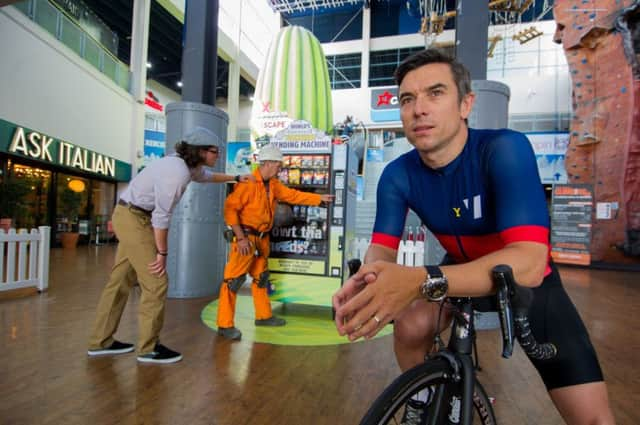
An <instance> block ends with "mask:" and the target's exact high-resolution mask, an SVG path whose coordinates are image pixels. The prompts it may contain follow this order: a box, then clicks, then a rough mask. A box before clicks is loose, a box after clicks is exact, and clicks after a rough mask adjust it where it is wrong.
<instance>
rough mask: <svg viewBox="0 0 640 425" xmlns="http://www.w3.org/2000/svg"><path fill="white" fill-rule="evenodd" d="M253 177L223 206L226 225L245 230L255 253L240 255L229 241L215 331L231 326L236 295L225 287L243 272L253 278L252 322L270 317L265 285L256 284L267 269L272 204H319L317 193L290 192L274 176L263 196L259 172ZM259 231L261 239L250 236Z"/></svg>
mask: <svg viewBox="0 0 640 425" xmlns="http://www.w3.org/2000/svg"><path fill="white" fill-rule="evenodd" d="M253 175H254V176H255V177H256V181H255V182H246V183H237V184H236V185H235V187H234V189H233V192H231V194H229V196H228V197H227V199H226V201H225V203H224V220H225V222H226V223H227V224H228V225H229V226H232V225H234V224H239V225H240V226H241V227H242V228H243V229H245V235H246V237H247V238H248V239H249V243H250V244H251V247H252V248H255V249H256V250H257V252H258V253H257V254H255V253H254V252H251V253H250V254H248V255H242V254H240V252H239V251H238V244H237V242H236V241H235V238H234V241H233V242H231V249H230V252H229V261H228V262H227V264H226V266H225V268H224V281H223V282H222V286H221V287H220V297H219V299H218V320H217V324H218V327H219V328H230V327H233V326H234V316H235V310H236V295H237V294H236V293H235V292H233V291H232V290H231V289H229V284H230V283H231V281H232V280H233V279H237V278H242V277H243V276H245V275H246V274H247V273H249V274H250V275H251V277H252V278H253V282H252V284H251V295H252V296H253V306H254V308H255V318H256V320H261V319H268V318H270V317H271V316H272V315H273V314H272V312H271V303H270V302H269V295H268V293H267V286H265V285H262V286H263V287H260V286H259V285H258V283H259V282H260V278H261V276H262V275H263V273H266V272H267V268H268V262H267V259H268V258H269V252H270V246H269V231H271V227H272V226H273V213H274V211H275V208H276V201H284V202H286V203H289V204H300V205H320V202H321V198H320V195H319V194H317V193H308V192H302V191H299V190H295V189H290V188H288V187H286V186H285V185H284V184H282V183H281V182H280V180H278V178H277V177H273V178H271V179H269V181H268V185H269V191H268V194H267V190H266V186H265V182H264V181H263V180H262V176H261V175H260V172H259V170H255V171H254V172H253ZM247 230H249V231H250V232H248V231H247ZM260 232H263V236H262V237H260V235H257V234H254V233H260Z"/></svg>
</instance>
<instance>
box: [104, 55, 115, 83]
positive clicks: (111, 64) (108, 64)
mask: <svg viewBox="0 0 640 425" xmlns="http://www.w3.org/2000/svg"><path fill="white" fill-rule="evenodd" d="M102 58H103V62H102V72H103V73H104V74H105V75H106V76H107V77H109V78H111V79H112V80H113V81H116V60H115V59H114V58H113V56H111V55H110V54H108V53H104V51H103V55H102Z"/></svg>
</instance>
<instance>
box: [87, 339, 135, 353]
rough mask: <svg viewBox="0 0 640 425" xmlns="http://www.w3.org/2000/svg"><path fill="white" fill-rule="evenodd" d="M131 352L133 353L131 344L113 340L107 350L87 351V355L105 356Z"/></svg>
mask: <svg viewBox="0 0 640 425" xmlns="http://www.w3.org/2000/svg"><path fill="white" fill-rule="evenodd" d="M132 351H133V344H129V343H127V342H120V341H116V340H113V343H112V344H111V345H110V346H108V347H107V348H98V349H95V350H88V351H87V354H88V355H90V356H104V355H107V354H123V353H130V352H132Z"/></svg>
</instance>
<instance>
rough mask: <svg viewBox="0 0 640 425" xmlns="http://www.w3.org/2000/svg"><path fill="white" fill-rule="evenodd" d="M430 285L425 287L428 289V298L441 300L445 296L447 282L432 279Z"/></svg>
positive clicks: (442, 279)
mask: <svg viewBox="0 0 640 425" xmlns="http://www.w3.org/2000/svg"><path fill="white" fill-rule="evenodd" d="M431 282H432V284H431V285H427V286H428V289H429V291H428V292H429V294H428V295H429V298H430V299H432V300H441V299H442V298H444V297H445V295H447V288H448V285H447V281H446V280H445V279H444V278H436V279H433V280H432V281H431Z"/></svg>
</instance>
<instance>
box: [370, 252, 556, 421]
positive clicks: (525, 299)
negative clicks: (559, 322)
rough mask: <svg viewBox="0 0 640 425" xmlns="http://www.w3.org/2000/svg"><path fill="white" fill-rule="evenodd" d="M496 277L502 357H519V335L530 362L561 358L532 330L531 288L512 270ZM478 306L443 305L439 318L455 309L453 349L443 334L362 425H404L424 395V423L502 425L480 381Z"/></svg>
mask: <svg viewBox="0 0 640 425" xmlns="http://www.w3.org/2000/svg"><path fill="white" fill-rule="evenodd" d="M492 275H493V280H494V283H495V284H496V288H497V292H496V301H497V306H498V313H499V317H500V327H501V330H502V341H503V346H502V357H504V358H509V357H511V355H512V353H513V340H514V330H515V336H516V338H517V340H518V342H519V343H520V345H521V346H522V348H523V350H524V351H525V353H526V354H527V355H528V356H529V357H530V358H532V359H539V360H546V359H551V358H553V357H554V356H555V355H556V354H557V349H556V347H555V346H554V345H553V344H551V343H545V344H538V342H537V341H536V340H535V338H534V336H533V334H532V333H531V330H530V328H529V319H528V317H527V312H528V310H529V306H530V305H531V302H532V301H533V291H532V290H531V288H525V287H523V286H519V285H518V284H517V283H516V282H515V280H514V278H513V272H512V270H511V267H509V266H505V265H499V266H496V267H494V268H493V270H492ZM472 301H473V300H472V299H471V298H447V299H445V300H444V301H443V302H441V304H440V314H439V317H440V316H442V311H443V308H444V307H445V306H451V309H452V312H453V320H452V325H451V335H450V337H449V343H448V346H447V347H445V346H444V343H443V340H442V338H441V336H440V332H437V333H436V336H435V338H434V342H435V344H434V346H435V347H437V351H435V352H433V353H431V354H428V355H427V356H426V358H425V362H424V363H422V364H420V365H418V366H415V367H414V368H412V369H409V370H407V371H406V372H404V373H403V374H401V375H400V376H399V377H398V378H396V379H395V380H394V381H393V382H392V383H391V384H390V385H389V386H388V387H387V388H386V389H385V390H384V391H383V392H382V393H381V394H380V395H379V396H378V398H377V399H376V400H375V401H374V403H373V404H372V405H371V407H370V408H369V410H368V411H367V413H366V414H365V416H364V417H363V419H362V421H361V422H360V424H361V425H381V424H400V423H401V420H402V419H401V418H402V415H403V414H404V411H405V405H406V404H407V402H408V401H409V399H411V398H412V396H413V395H414V394H417V393H418V392H420V391H426V392H427V393H429V395H428V401H427V403H426V406H425V409H424V413H423V415H422V418H421V419H422V421H423V422H422V423H425V424H427V425H441V424H447V425H449V424H463V425H471V424H484V425H491V424H495V423H496V417H495V414H494V412H493V407H492V403H491V401H490V399H489V397H488V396H487V393H486V392H485V390H484V388H483V387H482V385H481V384H480V382H478V380H477V378H476V369H477V368H478V366H477V365H478V357H477V350H476V348H475V337H476V334H475V326H474V321H473V302H472ZM439 328H440V326H438V327H437V329H439ZM474 355H475V362H474V359H473V358H472V356H474ZM472 415H473V416H472Z"/></svg>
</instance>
